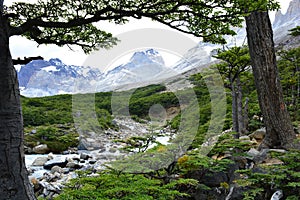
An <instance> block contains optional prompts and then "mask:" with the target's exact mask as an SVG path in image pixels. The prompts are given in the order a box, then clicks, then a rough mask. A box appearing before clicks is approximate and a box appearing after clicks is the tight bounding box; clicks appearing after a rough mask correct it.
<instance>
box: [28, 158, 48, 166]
mask: <svg viewBox="0 0 300 200" xmlns="http://www.w3.org/2000/svg"><path fill="white" fill-rule="evenodd" d="M47 161H48V158H47V157H37V158H36V159H35V160H34V161H33V163H32V166H44V165H45V163H46V162H47Z"/></svg>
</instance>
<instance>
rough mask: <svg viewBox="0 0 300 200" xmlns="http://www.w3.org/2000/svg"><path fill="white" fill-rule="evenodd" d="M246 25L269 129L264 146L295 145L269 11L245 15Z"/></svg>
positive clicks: (262, 146) (264, 116)
mask: <svg viewBox="0 0 300 200" xmlns="http://www.w3.org/2000/svg"><path fill="white" fill-rule="evenodd" d="M246 25H247V37H248V45H249V49H250V57H251V63H252V69H253V74H254V78H255V85H256V89H257V93H258V98H259V105H260V109H261V112H262V114H263V119H264V124H265V126H266V131H267V133H266V137H265V139H264V142H263V143H262V145H261V148H270V147H271V148H275V147H283V148H290V147H293V141H294V139H295V138H296V135H295V132H294V130H293V126H292V123H291V120H290V116H289V113H288V111H287V109H286V106H285V103H284V100H283V94H282V88H281V84H280V81H279V75H278V69H277V65H276V56H275V48H274V41H273V30H272V26H271V22H270V19H269V15H268V13H267V12H252V13H251V14H250V15H249V16H247V17H246Z"/></svg>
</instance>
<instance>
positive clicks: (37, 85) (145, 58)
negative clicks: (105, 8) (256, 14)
mask: <svg viewBox="0 0 300 200" xmlns="http://www.w3.org/2000/svg"><path fill="white" fill-rule="evenodd" d="M299 25H300V0H292V1H291V2H290V6H289V8H288V10H287V12H286V13H285V14H283V13H282V12H281V11H280V10H279V11H278V12H277V13H276V16H275V21H274V23H273V30H274V41H275V44H276V45H277V46H279V47H280V46H281V47H282V46H284V47H285V48H289V47H290V46H291V47H295V46H298V45H300V44H299V40H298V39H296V40H295V39H294V38H293V37H292V36H289V35H288V33H289V30H290V29H292V28H294V27H296V26H299ZM235 31H236V32H237V35H236V36H234V37H227V38H226V39H227V41H228V44H227V46H229V47H230V46H235V45H238V46H240V45H242V44H245V42H246V30H245V28H236V29H235ZM218 48H222V46H221V45H214V44H210V43H203V42H200V43H199V44H198V45H197V46H195V47H194V48H192V49H190V50H189V51H188V52H187V53H186V54H185V55H184V57H183V58H182V59H181V60H180V61H178V62H177V63H176V64H174V65H173V66H171V68H167V67H166V66H165V62H164V60H163V57H162V56H161V55H160V54H159V53H158V52H157V51H156V50H154V49H148V50H145V51H138V52H135V53H134V54H133V56H132V57H131V59H130V61H129V62H128V63H124V64H122V65H120V66H118V67H116V68H114V69H112V70H110V71H108V72H106V73H104V72H101V71H100V70H99V69H95V68H92V67H80V66H75V65H71V66H68V65H65V64H63V63H62V62H61V61H60V60H59V59H50V60H49V61H42V60H36V61H32V62H31V63H29V64H27V65H25V66H22V67H21V69H20V71H19V72H18V76H19V82H20V87H21V94H22V95H24V96H28V97H37V96H49V95H56V94H63V93H86V92H103V91H111V90H126V89H130V88H135V87H140V86H145V85H149V84H153V83H158V82H164V81H166V80H168V79H170V78H171V79H172V77H175V79H176V77H178V76H181V75H180V74H182V73H186V72H187V73H188V74H190V73H193V72H198V71H199V70H201V69H202V68H203V67H206V66H208V65H209V63H211V62H213V61H214V59H213V58H212V55H213V54H214V53H215V50H216V49H218ZM184 76H185V75H183V77H184ZM173 80H174V78H173ZM181 81H182V80H181ZM179 84H180V83H179ZM181 87H186V86H185V84H183V86H181Z"/></svg>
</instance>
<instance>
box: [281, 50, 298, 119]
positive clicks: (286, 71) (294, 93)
mask: <svg viewBox="0 0 300 200" xmlns="http://www.w3.org/2000/svg"><path fill="white" fill-rule="evenodd" d="M279 55H280V60H279V61H278V69H279V72H280V78H281V84H282V87H283V94H284V99H285V103H286V104H287V108H288V110H289V111H290V115H291V117H292V120H293V121H300V109H299V108H300V106H299V104H300V47H298V48H295V49H290V50H288V51H286V50H282V51H280V52H279Z"/></svg>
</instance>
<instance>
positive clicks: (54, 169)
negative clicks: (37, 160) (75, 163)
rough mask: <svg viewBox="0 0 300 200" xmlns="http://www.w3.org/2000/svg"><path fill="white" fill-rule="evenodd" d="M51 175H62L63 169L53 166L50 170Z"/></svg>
mask: <svg viewBox="0 0 300 200" xmlns="http://www.w3.org/2000/svg"><path fill="white" fill-rule="evenodd" d="M51 173H52V174H55V173H60V174H62V173H64V170H63V168H61V167H59V166H57V165H55V166H53V167H52V168H51Z"/></svg>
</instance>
